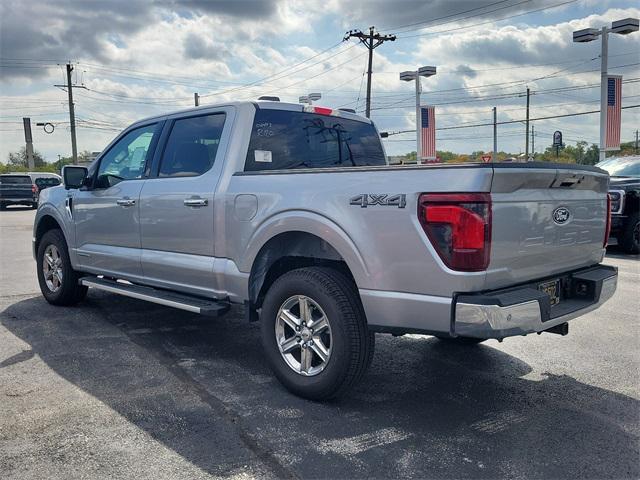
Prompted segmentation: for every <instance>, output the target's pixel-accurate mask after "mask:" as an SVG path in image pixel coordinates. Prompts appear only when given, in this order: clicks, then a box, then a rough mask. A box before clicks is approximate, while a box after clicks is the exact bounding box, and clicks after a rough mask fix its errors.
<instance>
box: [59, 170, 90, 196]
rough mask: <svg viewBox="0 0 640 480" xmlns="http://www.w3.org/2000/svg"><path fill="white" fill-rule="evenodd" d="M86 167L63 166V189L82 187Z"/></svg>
mask: <svg viewBox="0 0 640 480" xmlns="http://www.w3.org/2000/svg"><path fill="white" fill-rule="evenodd" d="M87 174H88V170H87V167H79V166H77V165H65V166H64V167H63V168H62V181H63V183H64V188H66V189H67V190H69V189H71V188H80V187H82V186H83V185H84V183H85V179H86V178H87Z"/></svg>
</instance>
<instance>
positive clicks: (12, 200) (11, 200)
mask: <svg viewBox="0 0 640 480" xmlns="http://www.w3.org/2000/svg"><path fill="white" fill-rule="evenodd" d="M37 201H38V198H37V197H20V198H13V197H12V198H5V197H2V198H0V203H4V204H5V205H24V204H26V203H33V202H37Z"/></svg>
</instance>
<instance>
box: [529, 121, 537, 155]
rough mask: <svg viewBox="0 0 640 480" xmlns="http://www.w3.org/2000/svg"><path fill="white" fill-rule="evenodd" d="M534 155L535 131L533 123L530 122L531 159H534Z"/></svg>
mask: <svg viewBox="0 0 640 480" xmlns="http://www.w3.org/2000/svg"><path fill="white" fill-rule="evenodd" d="M535 156H536V132H535V125H534V124H533V123H532V124H531V159H534V158H535ZM527 160H528V159H527Z"/></svg>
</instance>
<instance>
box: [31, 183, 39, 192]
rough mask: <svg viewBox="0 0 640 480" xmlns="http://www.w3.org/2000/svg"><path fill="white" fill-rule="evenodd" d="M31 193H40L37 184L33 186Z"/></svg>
mask: <svg viewBox="0 0 640 480" xmlns="http://www.w3.org/2000/svg"><path fill="white" fill-rule="evenodd" d="M31 192H32V193H38V186H37V185H36V184H35V183H32V184H31Z"/></svg>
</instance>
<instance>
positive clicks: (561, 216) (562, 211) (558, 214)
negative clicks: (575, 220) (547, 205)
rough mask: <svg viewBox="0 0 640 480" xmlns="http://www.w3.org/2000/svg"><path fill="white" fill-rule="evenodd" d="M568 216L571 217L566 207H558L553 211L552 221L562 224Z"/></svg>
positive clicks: (567, 219) (566, 220)
mask: <svg viewBox="0 0 640 480" xmlns="http://www.w3.org/2000/svg"><path fill="white" fill-rule="evenodd" d="M569 217H571V212H570V211H569V209H568V208H565V207H558V208H556V209H555V210H554V211H553V221H554V222H555V223H557V224H558V225H562V224H564V223H567V222H568V221H569Z"/></svg>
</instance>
